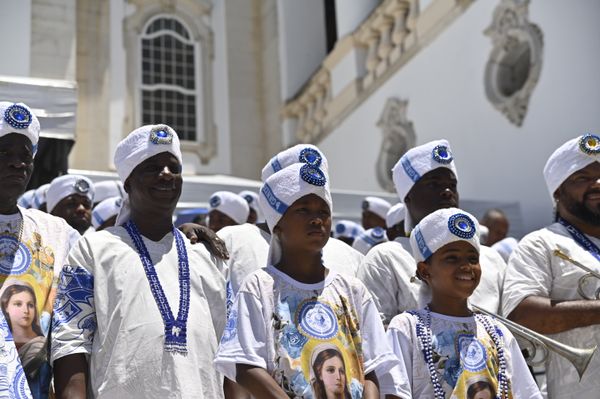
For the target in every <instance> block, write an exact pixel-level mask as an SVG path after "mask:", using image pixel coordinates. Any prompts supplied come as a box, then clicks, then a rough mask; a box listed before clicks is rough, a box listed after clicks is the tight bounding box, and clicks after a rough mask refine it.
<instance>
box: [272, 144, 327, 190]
mask: <svg viewBox="0 0 600 399" xmlns="http://www.w3.org/2000/svg"><path fill="white" fill-rule="evenodd" d="M295 163H307V164H309V165H312V166H316V167H318V168H319V169H321V170H322V171H323V172H324V173H325V174H328V173H329V171H328V170H329V169H328V165H327V158H325V156H324V155H323V153H322V152H321V150H319V149H318V148H317V147H316V146H314V145H312V144H297V145H295V146H293V147H290V148H288V149H287V150H283V151H281V152H280V153H279V154H277V155H275V156H274V157H273V158H272V159H271V160H270V161H269V162H268V163H267V164H266V165H265V167H264V168H263V170H262V173H261V179H262V181H263V182H264V181H265V180H267V178H268V177H269V176H271V175H272V174H273V173H275V172H278V171H280V170H281V169H283V168H287V167H288V166H290V165H293V164H295Z"/></svg>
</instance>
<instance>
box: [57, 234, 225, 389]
mask: <svg viewBox="0 0 600 399" xmlns="http://www.w3.org/2000/svg"><path fill="white" fill-rule="evenodd" d="M142 239H143V242H144V244H145V245H146V247H147V249H148V252H149V254H150V258H151V259H152V262H153V263H154V266H155V270H156V273H157V275H158V279H159V281H160V284H161V286H162V289H163V291H164V293H165V296H166V298H167V301H168V303H169V306H170V308H171V312H172V313H173V316H174V317H177V314H178V312H179V296H180V288H179V277H178V270H179V267H178V254H177V248H176V242H175V239H174V236H173V235H172V234H167V235H166V236H165V237H163V238H162V239H161V240H160V241H158V242H154V241H151V240H149V239H147V238H145V237H142ZM184 242H185V247H186V250H187V255H188V263H189V271H190V305H189V306H190V307H189V313H188V320H187V351H188V353H187V355H185V356H184V355H181V354H177V353H172V352H167V351H165V350H164V339H165V327H164V323H163V319H162V316H161V314H160V311H159V308H158V305H157V304H156V301H155V299H154V297H153V295H152V291H151V290H150V284H149V282H148V278H147V277H146V274H145V272H144V267H143V266H142V263H141V261H140V257H139V255H138V253H137V251H136V249H135V246H134V244H133V242H132V241H131V239H130V237H129V234H128V233H127V231H126V230H125V229H124V228H123V227H121V226H119V227H110V228H108V229H106V230H103V231H100V232H96V233H91V234H88V235H85V236H84V237H83V238H82V239H81V240H80V241H79V242H78V243H77V245H76V246H75V247H74V248H73V250H72V251H71V253H70V254H69V258H68V263H67V266H65V268H64V269H63V272H62V274H61V278H60V282H59V285H58V293H57V301H56V307H55V316H54V328H53V333H52V360H53V361H55V360H56V359H59V358H61V357H64V356H67V355H71V354H76V353H84V354H86V355H89V356H90V357H89V359H90V360H89V362H90V375H91V389H92V393H93V396H94V397H99V398H100V397H105V398H110V399H113V398H140V399H141V398H207V399H212V398H221V397H223V388H222V378H221V377H220V376H219V375H218V373H217V372H216V370H215V369H214V367H211V364H212V359H213V358H214V354H215V353H216V349H217V345H218V337H220V335H221V332H222V331H223V328H224V324H225V280H224V278H223V276H222V274H221V272H220V271H219V268H218V267H217V265H216V263H217V262H219V261H218V260H216V259H215V258H213V257H212V256H211V255H210V254H209V252H208V251H207V250H206V248H205V247H204V246H203V245H201V244H200V245H199V244H196V245H191V244H190V242H189V241H188V240H187V238H185V237H184ZM209 320H212V323H211V322H210V321H209ZM207 321H208V322H207Z"/></svg>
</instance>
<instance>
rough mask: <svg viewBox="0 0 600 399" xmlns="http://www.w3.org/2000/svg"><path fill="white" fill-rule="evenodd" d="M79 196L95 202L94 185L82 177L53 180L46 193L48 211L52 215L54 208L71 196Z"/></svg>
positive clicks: (75, 176)
mask: <svg viewBox="0 0 600 399" xmlns="http://www.w3.org/2000/svg"><path fill="white" fill-rule="evenodd" d="M72 194H79V195H83V196H84V197H88V199H89V200H90V202H94V185H93V183H92V181H91V180H90V179H88V178H87V177H85V176H82V175H63V176H59V177H57V178H56V179H54V180H52V182H51V183H50V187H48V192H47V193H46V209H47V211H48V213H52V211H53V210H54V207H56V205H57V204H58V203H59V202H60V201H61V200H62V199H64V198H67V197H68V196H69V195H72Z"/></svg>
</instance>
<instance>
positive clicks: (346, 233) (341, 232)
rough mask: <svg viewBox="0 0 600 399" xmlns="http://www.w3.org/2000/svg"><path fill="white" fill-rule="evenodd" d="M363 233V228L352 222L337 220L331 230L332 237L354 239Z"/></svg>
mask: <svg viewBox="0 0 600 399" xmlns="http://www.w3.org/2000/svg"><path fill="white" fill-rule="evenodd" d="M364 231H365V229H363V227H362V226H361V225H360V224H358V223H356V222H353V221H352V220H339V221H338V222H337V223H336V224H335V227H334V228H333V237H334V238H340V237H350V238H356V237H358V236H359V235H360V234H362V233H363V232H364Z"/></svg>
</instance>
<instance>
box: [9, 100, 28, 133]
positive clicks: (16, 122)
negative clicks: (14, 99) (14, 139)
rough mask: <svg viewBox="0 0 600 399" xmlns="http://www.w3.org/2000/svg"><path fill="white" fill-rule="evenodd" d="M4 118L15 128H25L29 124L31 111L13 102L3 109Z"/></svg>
mask: <svg viewBox="0 0 600 399" xmlns="http://www.w3.org/2000/svg"><path fill="white" fill-rule="evenodd" d="M4 120H5V121H6V123H8V124H9V125H10V126H12V127H14V128H15V129H27V128H28V127H29V125H31V121H32V117H31V112H29V110H28V109H27V108H25V107H23V106H22V105H18V104H13V105H11V106H10V107H8V108H6V111H4Z"/></svg>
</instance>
